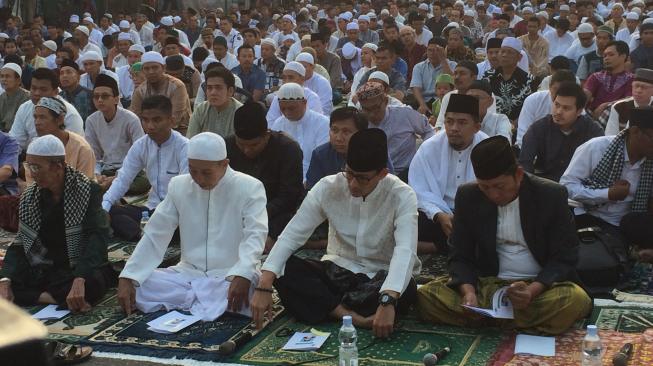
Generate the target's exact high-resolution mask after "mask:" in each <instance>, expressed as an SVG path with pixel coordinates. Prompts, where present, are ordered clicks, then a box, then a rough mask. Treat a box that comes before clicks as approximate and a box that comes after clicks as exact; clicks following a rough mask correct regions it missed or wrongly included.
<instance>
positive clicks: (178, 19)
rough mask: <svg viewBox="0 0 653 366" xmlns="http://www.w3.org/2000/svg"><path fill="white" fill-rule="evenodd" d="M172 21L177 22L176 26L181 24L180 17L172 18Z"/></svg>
mask: <svg viewBox="0 0 653 366" xmlns="http://www.w3.org/2000/svg"><path fill="white" fill-rule="evenodd" d="M172 21H173V22H175V24H177V23H179V22H181V17H180V16H179V15H177V16H175V17H174V18H172Z"/></svg>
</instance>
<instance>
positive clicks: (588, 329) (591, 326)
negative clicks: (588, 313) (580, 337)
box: [587, 325, 598, 336]
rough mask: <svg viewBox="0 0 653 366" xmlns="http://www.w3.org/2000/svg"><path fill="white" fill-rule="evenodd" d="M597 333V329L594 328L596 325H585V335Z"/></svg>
mask: <svg viewBox="0 0 653 366" xmlns="http://www.w3.org/2000/svg"><path fill="white" fill-rule="evenodd" d="M597 334H598V329H597V328H596V325H588V326H587V335H590V336H595V335H597Z"/></svg>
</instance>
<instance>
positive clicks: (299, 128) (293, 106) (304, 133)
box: [270, 83, 329, 180]
mask: <svg viewBox="0 0 653 366" xmlns="http://www.w3.org/2000/svg"><path fill="white" fill-rule="evenodd" d="M277 98H278V100H279V107H280V109H281V113H282V114H283V115H282V116H281V117H279V118H277V119H276V120H275V121H274V122H273V123H272V124H270V129H271V130H272V131H281V132H285V133H287V134H288V135H290V137H292V138H293V139H295V140H296V141H297V142H298V143H299V146H300V147H301V148H302V152H303V153H304V159H303V161H302V166H303V174H304V180H306V172H308V166H309V165H310V164H311V156H312V155H313V150H315V148H316V147H318V146H320V145H322V144H324V143H326V142H328V141H329V119H328V118H327V117H326V116H323V115H321V114H319V113H316V112H314V111H312V110H310V109H308V108H307V101H306V98H305V95H304V88H302V86H301V85H299V84H295V83H288V84H283V85H282V86H281V88H279V91H278V92H277Z"/></svg>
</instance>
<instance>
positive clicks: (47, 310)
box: [32, 305, 70, 320]
mask: <svg viewBox="0 0 653 366" xmlns="http://www.w3.org/2000/svg"><path fill="white" fill-rule="evenodd" d="M68 314H70V310H57V305H48V306H46V307H44V308H43V309H41V310H39V312H38V313H36V314H34V315H32V317H33V318H35V319H39V320H51V319H61V318H63V317H64V316H66V315H68Z"/></svg>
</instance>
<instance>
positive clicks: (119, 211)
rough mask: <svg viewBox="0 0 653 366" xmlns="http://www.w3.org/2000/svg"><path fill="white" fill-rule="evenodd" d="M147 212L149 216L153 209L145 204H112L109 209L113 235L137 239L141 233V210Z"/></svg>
mask: <svg viewBox="0 0 653 366" xmlns="http://www.w3.org/2000/svg"><path fill="white" fill-rule="evenodd" d="M145 211H147V212H149V213H150V216H151V215H152V213H153V212H154V210H150V209H149V208H147V207H145V206H134V205H123V206H113V207H111V210H110V211H109V216H110V217H111V228H112V229H113V232H114V234H115V235H117V236H119V237H121V238H123V239H126V240H132V241H134V240H138V238H139V236H140V235H141V218H142V217H143V212H145Z"/></svg>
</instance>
